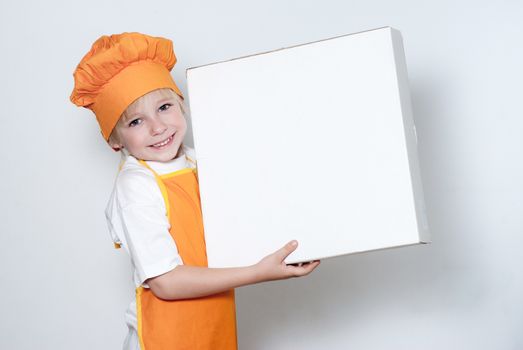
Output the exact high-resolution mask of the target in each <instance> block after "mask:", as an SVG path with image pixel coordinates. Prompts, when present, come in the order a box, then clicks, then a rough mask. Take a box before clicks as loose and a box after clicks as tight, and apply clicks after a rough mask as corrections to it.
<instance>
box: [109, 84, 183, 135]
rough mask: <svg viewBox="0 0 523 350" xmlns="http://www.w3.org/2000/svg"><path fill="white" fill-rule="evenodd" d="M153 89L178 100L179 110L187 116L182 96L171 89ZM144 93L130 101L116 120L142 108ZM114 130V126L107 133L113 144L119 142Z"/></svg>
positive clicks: (165, 96) (163, 96)
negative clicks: (109, 133)
mask: <svg viewBox="0 0 523 350" xmlns="http://www.w3.org/2000/svg"><path fill="white" fill-rule="evenodd" d="M153 91H158V92H160V94H161V96H162V98H174V99H175V100H176V101H177V102H178V105H179V106H180V110H181V111H182V114H183V115H184V117H186V116H187V107H186V106H185V103H184V100H183V98H182V97H180V96H179V95H178V94H177V93H175V92H174V91H173V90H172V89H169V88H162V89H158V90H153ZM150 92H152V91H150ZM146 95H147V94H146ZM146 95H144V96H141V97H139V98H137V99H136V100H135V101H134V102H133V103H131V104H130V105H129V106H127V108H126V109H125V111H124V112H123V113H122V115H121V116H120V118H119V119H118V122H119V121H120V120H121V119H122V118H127V117H128V116H129V115H131V114H132V113H133V112H134V111H135V110H137V109H140V108H142V107H143V105H144V103H145V96H146ZM117 125H118V124H117ZM115 130H116V127H115V128H114V129H113V131H112V132H111V135H109V139H108V142H109V144H113V143H118V142H119V140H118V136H117V135H116V132H115Z"/></svg>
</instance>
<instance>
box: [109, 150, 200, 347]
mask: <svg viewBox="0 0 523 350" xmlns="http://www.w3.org/2000/svg"><path fill="white" fill-rule="evenodd" d="M183 151H184V153H185V154H183V155H181V156H179V157H178V158H175V159H173V160H171V161H169V162H165V163H163V162H153V161H147V165H149V166H150V167H151V168H152V169H153V170H154V171H155V172H156V173H157V174H159V175H163V174H169V173H172V172H174V171H177V170H181V169H184V168H194V167H195V165H194V163H193V162H191V161H190V160H189V159H191V160H194V159H195V154H194V149H192V148H190V147H187V146H183ZM166 214H167V213H166V208H165V202H164V199H163V196H162V193H161V191H160V188H159V187H158V184H157V182H156V179H155V177H154V174H153V173H152V172H151V171H150V170H149V169H147V168H146V167H144V166H143V165H141V164H140V163H139V162H138V160H137V159H136V158H134V157H133V156H125V159H124V161H123V164H122V166H121V169H120V171H119V173H118V176H117V177H116V181H115V184H114V188H113V192H112V193H111V197H110V199H109V203H108V204H107V208H106V210H105V215H106V218H107V224H108V226H109V232H110V234H111V238H112V240H113V242H115V243H118V244H120V245H121V246H122V247H123V248H124V249H125V250H126V251H127V253H128V254H129V256H130V257H131V263H132V264H133V268H134V274H133V279H134V285H135V287H139V286H141V285H142V286H144V287H146V288H148V286H147V284H146V283H144V281H145V280H147V279H148V278H151V277H156V276H159V275H162V274H164V273H166V272H169V271H171V270H172V269H174V268H175V267H176V266H177V265H182V264H183V262H182V259H181V257H180V255H179V254H178V249H177V247H176V243H175V242H174V240H173V239H172V237H171V235H170V233H169V228H170V224H169V221H168V219H167V215H166ZM125 319H126V323H127V326H128V327H129V332H130V333H129V335H128V338H127V340H126V344H127V345H125V346H124V348H125V349H139V345H138V338H137V336H136V330H137V320H136V300H135V299H134V298H133V301H132V302H131V304H130V305H129V308H128V309H127V312H126V315H125Z"/></svg>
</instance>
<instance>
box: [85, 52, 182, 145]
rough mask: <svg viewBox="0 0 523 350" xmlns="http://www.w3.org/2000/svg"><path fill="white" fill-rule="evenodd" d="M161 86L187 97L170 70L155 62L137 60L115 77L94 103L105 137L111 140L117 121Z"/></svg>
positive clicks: (93, 106) (94, 109)
mask: <svg viewBox="0 0 523 350" xmlns="http://www.w3.org/2000/svg"><path fill="white" fill-rule="evenodd" d="M161 88H170V89H172V90H173V91H174V92H175V93H176V94H178V95H179V96H181V97H183V96H182V93H181V91H180V89H179V88H178V86H176V84H175V83H174V80H173V78H172V76H171V74H170V72H169V70H168V69H167V68H166V67H165V66H164V65H162V64H159V63H157V62H154V61H139V62H135V63H134V64H131V65H129V66H127V67H125V68H124V69H123V70H122V71H120V72H119V73H118V74H116V75H115V76H114V77H113V78H111V80H109V82H108V83H107V84H106V85H105V86H104V87H103V89H102V90H101V91H100V93H99V94H98V96H97V97H96V100H95V102H94V103H93V105H92V110H93V112H94V113H95V115H96V119H98V123H99V124H100V129H101V131H102V135H103V137H104V138H105V140H106V141H107V140H108V139H109V136H110V135H111V132H112V131H113V129H114V127H115V126H116V123H118V120H119V119H120V117H121V116H122V114H123V112H124V111H125V109H126V108H127V107H128V106H129V105H130V104H131V103H133V102H134V101H135V100H136V99H138V98H139V97H141V96H143V95H145V94H147V93H149V92H151V91H153V90H157V89H161Z"/></svg>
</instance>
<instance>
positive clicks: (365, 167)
mask: <svg viewBox="0 0 523 350" xmlns="http://www.w3.org/2000/svg"><path fill="white" fill-rule="evenodd" d="M187 84H188V89H189V100H190V109H191V116H192V123H193V124H192V125H193V132H194V142H195V148H196V155H197V164H198V173H199V180H200V195H201V201H202V211H203V217H204V226H205V238H206V243H207V254H208V261H209V266H210V267H226V266H243V265H250V264H254V263H256V262H258V261H259V260H260V259H261V258H262V257H264V256H265V255H267V254H269V253H271V252H273V251H275V250H276V249H278V248H280V247H281V246H283V245H284V244H285V243H286V242H288V241H289V240H291V239H297V240H298V241H299V242H300V245H299V247H298V250H297V251H296V252H294V253H293V254H291V256H289V258H288V259H287V260H286V262H287V263H294V262H300V261H309V260H315V259H323V258H327V257H332V256H338V255H342V254H349V253H355V252H362V251H368V250H375V249H382V248H389V247H397V246H405V245H411V244H417V243H424V242H428V226H427V220H426V216H425V210H424V204H423V193H422V187H421V179H420V173H419V166H418V157H417V150H416V146H417V140H416V132H415V126H414V122H413V118H412V111H411V103H410V97H409V89H408V78H407V69H406V64H405V57H404V52H403V45H402V38H401V34H400V32H399V31H397V30H395V29H392V28H389V27H386V28H380V29H375V30H370V31H366V32H361V33H356V34H351V35H344V36H340V37H336V38H332V39H327V40H321V41H317V42H313V43H308V44H304V45H298V46H294V47H290V48H285V49H280V50H275V51H271V52H265V53H260V54H256V55H251V56H247V57H241V58H237V59H232V60H229V61H225V62H219V63H214V64H209V65H204V66H201V67H195V68H190V69H188V70H187Z"/></svg>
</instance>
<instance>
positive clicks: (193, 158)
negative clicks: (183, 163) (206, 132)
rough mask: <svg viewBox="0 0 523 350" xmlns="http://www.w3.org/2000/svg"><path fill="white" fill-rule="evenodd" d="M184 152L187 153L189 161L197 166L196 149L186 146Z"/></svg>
mask: <svg viewBox="0 0 523 350" xmlns="http://www.w3.org/2000/svg"><path fill="white" fill-rule="evenodd" d="M183 151H184V152H185V156H186V157H187V158H188V159H189V161H190V162H191V163H194V165H196V151H195V150H194V148H192V147H189V146H187V145H185V144H184V145H183Z"/></svg>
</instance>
